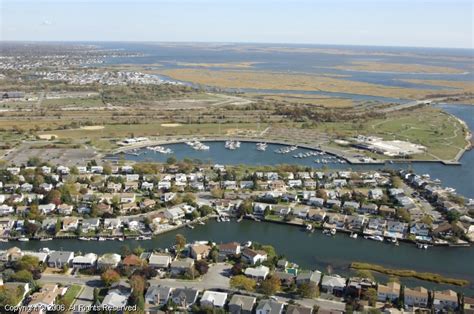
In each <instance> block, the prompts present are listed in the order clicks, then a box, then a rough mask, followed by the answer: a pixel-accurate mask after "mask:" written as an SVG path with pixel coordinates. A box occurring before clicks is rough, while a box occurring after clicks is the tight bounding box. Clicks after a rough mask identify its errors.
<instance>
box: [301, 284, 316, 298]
mask: <svg viewBox="0 0 474 314" xmlns="http://www.w3.org/2000/svg"><path fill="white" fill-rule="evenodd" d="M298 293H299V295H300V296H301V297H302V298H310V299H313V298H316V297H318V296H319V287H318V285H317V284H315V283H314V282H309V283H304V284H302V285H300V286H299V287H298Z"/></svg>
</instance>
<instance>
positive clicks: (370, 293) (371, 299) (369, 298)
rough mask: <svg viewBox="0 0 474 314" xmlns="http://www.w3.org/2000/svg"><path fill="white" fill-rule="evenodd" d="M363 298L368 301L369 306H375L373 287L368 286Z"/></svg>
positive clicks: (375, 292)
mask: <svg viewBox="0 0 474 314" xmlns="http://www.w3.org/2000/svg"><path fill="white" fill-rule="evenodd" d="M364 299H366V300H367V301H369V305H370V306H375V303H376V302H377V290H375V289H374V288H369V289H367V290H366V291H365V292H364Z"/></svg>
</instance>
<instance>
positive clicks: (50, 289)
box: [28, 283, 62, 311]
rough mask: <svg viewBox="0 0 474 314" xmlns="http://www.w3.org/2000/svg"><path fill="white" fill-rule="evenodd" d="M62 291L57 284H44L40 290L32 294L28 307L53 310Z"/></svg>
mask: <svg viewBox="0 0 474 314" xmlns="http://www.w3.org/2000/svg"><path fill="white" fill-rule="evenodd" d="M61 291H62V289H60V288H59V287H58V285H57V284H52V283H47V284H44V285H43V287H41V290H40V291H39V292H36V293H33V294H32V295H31V297H30V299H31V300H30V302H29V303H28V307H29V308H31V309H35V308H38V309H41V310H43V309H44V310H48V311H51V310H53V309H54V305H55V304H56V299H57V297H58V296H59V295H60V294H61Z"/></svg>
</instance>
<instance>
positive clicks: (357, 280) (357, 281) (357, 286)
mask: <svg viewBox="0 0 474 314" xmlns="http://www.w3.org/2000/svg"><path fill="white" fill-rule="evenodd" d="M375 287H376V283H375V282H374V281H372V280H370V279H369V278H361V277H351V278H350V279H349V281H348V283H347V287H346V296H351V297H353V298H360V297H361V296H362V294H363V293H364V292H365V291H367V290H368V289H369V288H375Z"/></svg>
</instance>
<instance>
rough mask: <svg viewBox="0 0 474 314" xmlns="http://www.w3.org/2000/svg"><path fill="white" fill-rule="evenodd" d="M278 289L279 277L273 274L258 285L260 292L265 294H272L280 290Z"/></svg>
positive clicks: (279, 287) (279, 285)
mask: <svg viewBox="0 0 474 314" xmlns="http://www.w3.org/2000/svg"><path fill="white" fill-rule="evenodd" d="M280 289H281V282H280V279H278V278H277V277H275V276H273V277H270V278H268V279H265V280H264V281H263V282H262V284H261V285H260V290H261V292H262V293H263V294H264V295H266V296H270V295H274V294H275V293H277V292H278V291H280Z"/></svg>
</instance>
